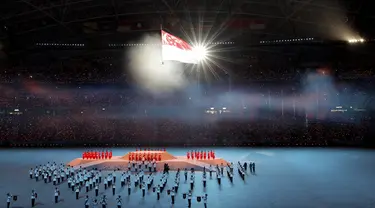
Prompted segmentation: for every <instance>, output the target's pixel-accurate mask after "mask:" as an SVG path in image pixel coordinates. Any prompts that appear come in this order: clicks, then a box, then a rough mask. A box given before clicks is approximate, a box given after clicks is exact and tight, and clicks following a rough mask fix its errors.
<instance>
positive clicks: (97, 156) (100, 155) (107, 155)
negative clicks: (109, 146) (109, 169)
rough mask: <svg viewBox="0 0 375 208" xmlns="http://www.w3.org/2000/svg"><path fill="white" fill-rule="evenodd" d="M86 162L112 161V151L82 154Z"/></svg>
mask: <svg viewBox="0 0 375 208" xmlns="http://www.w3.org/2000/svg"><path fill="white" fill-rule="evenodd" d="M82 159H84V160H107V159H112V150H110V151H108V150H106V151H85V152H83V153H82Z"/></svg>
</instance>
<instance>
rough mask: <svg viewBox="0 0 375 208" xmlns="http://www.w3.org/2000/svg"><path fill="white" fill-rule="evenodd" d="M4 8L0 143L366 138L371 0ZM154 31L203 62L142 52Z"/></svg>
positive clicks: (32, 0)
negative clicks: (170, 60)
mask: <svg viewBox="0 0 375 208" xmlns="http://www.w3.org/2000/svg"><path fill="white" fill-rule="evenodd" d="M1 4H2V6H1V7H0V27H1V28H0V67H1V68H2V70H0V79H1V83H0V88H1V89H0V103H1V104H0V120H1V121H0V122H1V123H0V135H1V140H0V144H1V145H2V146H7V147H9V146H12V147H25V146H28V147H32V146H34V147H50V146H56V147H65V146H69V145H74V146H76V145H85V146H103V145H110V146H112V145H115V146H134V145H136V146H142V145H143V146H147V145H148V146H159V145H161V146H201V145H207V146H208V145H213V144H214V145H215V146H369V145H373V144H374V142H373V141H372V139H371V137H372V136H373V134H374V133H375V132H374V129H375V128H374V123H375V122H374V106H375V105H374V102H373V101H374V99H373V91H372V90H373V89H374V82H373V80H374V68H373V67H374V64H375V59H374V58H373V53H372V50H373V48H374V43H375V28H374V27H372V21H373V18H374V17H373V15H372V13H373V9H372V7H371V2H370V1H365V0H357V1H354V0H343V1H339V0H332V1H326V0H221V1H214V0H202V1H198V0H192V1H187V0H152V1H151V0H129V1H128V0H126V1H120V0H110V1H107V0H5V1H4V2H2V3H1ZM161 29H162V30H164V31H167V32H169V33H171V34H173V35H175V36H177V37H180V38H182V39H183V40H186V41H187V42H188V43H189V44H192V45H193V46H194V45H199V46H201V47H202V48H203V47H204V48H205V49H207V54H206V52H204V53H203V52H201V53H199V56H201V57H203V56H204V58H205V61H204V63H200V64H178V65H177V64H176V65H171V66H172V67H169V65H168V64H165V66H163V67H159V66H158V67H156V66H155V65H154V62H151V61H148V60H150V59H153V61H155V60H157V59H158V58H155V53H156V54H157V53H158V52H157V50H158V49H156V52H155V50H154V49H155V48H160V47H159V46H160V45H159V43H158V41H154V39H157V40H158V39H159V40H160V30H161ZM155 37H156V38H155ZM151 39H152V40H151ZM160 43H161V42H160ZM151 51H152V52H151ZM135 60H136V61H135ZM146 63H147V64H146ZM160 65H163V63H160ZM167 65H168V66H167ZM168 67H169V68H168ZM165 68H168V70H166V71H163V70H164V69H165ZM159 69H160V71H159Z"/></svg>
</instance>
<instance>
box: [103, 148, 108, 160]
mask: <svg viewBox="0 0 375 208" xmlns="http://www.w3.org/2000/svg"><path fill="white" fill-rule="evenodd" d="M104 154H105V159H108V150H106V151H105V153H104Z"/></svg>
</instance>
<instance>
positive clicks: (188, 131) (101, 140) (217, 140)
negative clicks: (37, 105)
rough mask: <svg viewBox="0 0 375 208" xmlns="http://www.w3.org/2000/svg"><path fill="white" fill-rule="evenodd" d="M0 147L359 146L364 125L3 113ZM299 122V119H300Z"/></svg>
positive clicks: (0, 127) (364, 130)
mask: <svg viewBox="0 0 375 208" xmlns="http://www.w3.org/2000/svg"><path fill="white" fill-rule="evenodd" d="M0 122H1V126H0V134H1V141H0V142H1V143H2V144H3V145H13V146H17V145H22V144H30V145H31V144H34V145H46V144H47V145H48V144H59V145H66V146H68V145H83V144H85V145H108V144H109V145H161V144H164V145H176V146H181V145H192V146H193V145H218V146H220V145H245V146H247V145H259V144H280V145H281V144H284V145H296V144H297V145H327V144H328V143H331V142H337V141H340V142H342V143H352V144H356V143H357V144H358V143H361V142H362V141H363V136H364V133H365V132H366V131H367V129H366V127H365V126H363V125H356V124H348V123H347V124H344V123H342V124H336V125H327V124H319V123H311V124H309V125H306V126H301V125H298V124H297V122H296V123H295V124H292V125H288V124H285V123H283V121H277V122H276V121H263V122H261V121H258V122H249V121H216V122H209V121H207V123H203V122H200V124H192V123H189V122H185V121H176V120H171V119H157V120H155V119H152V118H150V119H145V118H143V119H141V118H139V119H138V118H134V119H129V118H127V119H106V118H86V119H76V118H74V117H73V116H72V117H70V116H69V117H66V118H61V117H56V118H54V117H53V116H41V117H34V118H23V119H20V118H14V117H13V118H12V117H6V118H4V117H2V118H1V120H0ZM299 122H301V121H299Z"/></svg>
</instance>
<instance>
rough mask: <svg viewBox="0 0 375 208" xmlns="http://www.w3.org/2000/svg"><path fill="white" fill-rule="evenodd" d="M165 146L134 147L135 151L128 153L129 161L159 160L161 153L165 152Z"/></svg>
mask: <svg viewBox="0 0 375 208" xmlns="http://www.w3.org/2000/svg"><path fill="white" fill-rule="evenodd" d="M166 151H167V150H166V149H165V148H159V149H151V148H143V149H142V148H136V149H135V152H130V153H129V160H130V161H161V153H160V152H166Z"/></svg>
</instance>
